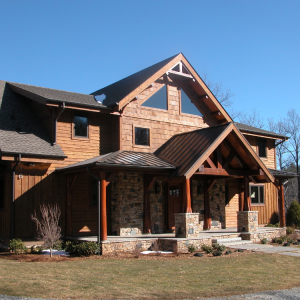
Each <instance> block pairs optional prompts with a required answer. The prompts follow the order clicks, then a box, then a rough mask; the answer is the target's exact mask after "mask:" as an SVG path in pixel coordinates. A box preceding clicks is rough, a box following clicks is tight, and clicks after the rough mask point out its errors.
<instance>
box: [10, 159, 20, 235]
mask: <svg viewBox="0 0 300 300" xmlns="http://www.w3.org/2000/svg"><path fill="white" fill-rule="evenodd" d="M20 162H21V154H19V155H18V158H17V162H16V164H15V165H14V167H13V168H12V187H11V188H12V189H11V206H10V239H13V238H14V235H15V176H16V168H17V166H18V165H19V163H20Z"/></svg>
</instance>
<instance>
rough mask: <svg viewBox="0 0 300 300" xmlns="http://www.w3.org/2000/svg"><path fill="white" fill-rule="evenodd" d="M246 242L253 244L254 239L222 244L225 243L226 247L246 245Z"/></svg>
mask: <svg viewBox="0 0 300 300" xmlns="http://www.w3.org/2000/svg"><path fill="white" fill-rule="evenodd" d="M245 244H253V243H252V241H247V240H241V241H239V242H232V243H230V242H229V243H222V244H221V245H224V246H225V247H231V246H238V245H245Z"/></svg>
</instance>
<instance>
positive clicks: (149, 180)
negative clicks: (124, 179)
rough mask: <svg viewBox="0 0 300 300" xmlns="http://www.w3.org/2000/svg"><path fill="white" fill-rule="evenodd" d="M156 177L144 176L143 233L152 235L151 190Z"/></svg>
mask: <svg viewBox="0 0 300 300" xmlns="http://www.w3.org/2000/svg"><path fill="white" fill-rule="evenodd" d="M155 180H156V177H153V176H152V177H151V176H147V175H144V222H143V233H151V212H150V190H151V188H152V186H153V185H154V182H155Z"/></svg>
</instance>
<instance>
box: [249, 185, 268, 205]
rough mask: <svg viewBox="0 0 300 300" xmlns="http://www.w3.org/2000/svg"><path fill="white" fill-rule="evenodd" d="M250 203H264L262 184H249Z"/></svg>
mask: <svg viewBox="0 0 300 300" xmlns="http://www.w3.org/2000/svg"><path fill="white" fill-rule="evenodd" d="M250 197H251V204H264V203H265V197H264V186H263V185H250Z"/></svg>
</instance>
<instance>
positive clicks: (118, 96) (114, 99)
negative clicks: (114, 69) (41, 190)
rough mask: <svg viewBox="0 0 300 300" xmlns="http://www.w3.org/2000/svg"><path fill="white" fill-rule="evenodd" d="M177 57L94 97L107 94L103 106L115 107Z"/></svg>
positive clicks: (110, 87) (121, 81) (129, 77)
mask: <svg viewBox="0 0 300 300" xmlns="http://www.w3.org/2000/svg"><path fill="white" fill-rule="evenodd" d="M176 56H177V55H174V56H172V57H169V58H167V59H165V60H163V61H161V62H159V63H157V64H155V65H152V66H150V67H148V68H146V69H143V70H141V71H139V72H137V73H134V74H132V75H130V76H128V77H126V78H124V79H121V80H119V81H117V82H115V83H112V84H110V85H108V86H106V87H104V88H102V89H100V90H97V91H95V92H93V93H92V95H101V94H105V95H106V99H105V100H104V101H103V104H105V105H107V106H112V105H115V104H117V103H119V102H120V101H121V100H122V99H123V98H125V97H126V96H127V95H128V94H130V93H131V92H133V91H134V90H135V89H136V88H138V87H139V86H140V85H141V84H142V83H143V82H144V81H146V80H147V79H148V78H149V77H151V76H152V75H154V74H155V73H156V72H157V71H159V70H160V69H161V68H162V67H163V66H165V65H166V64H167V63H169V62H170V61H172V59H174V58H175V57H176Z"/></svg>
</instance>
